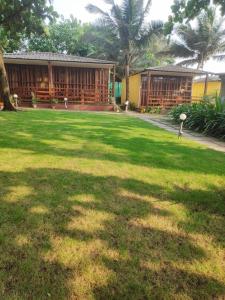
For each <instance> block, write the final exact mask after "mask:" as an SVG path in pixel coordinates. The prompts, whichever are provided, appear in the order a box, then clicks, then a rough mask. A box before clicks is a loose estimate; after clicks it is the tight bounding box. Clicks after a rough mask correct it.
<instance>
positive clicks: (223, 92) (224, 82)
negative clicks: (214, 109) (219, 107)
mask: <svg viewBox="0 0 225 300" xmlns="http://www.w3.org/2000/svg"><path fill="white" fill-rule="evenodd" d="M219 76H220V80H221V89H220V97H221V98H222V101H223V102H225V74H221V75H219Z"/></svg>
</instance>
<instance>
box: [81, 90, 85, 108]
mask: <svg viewBox="0 0 225 300" xmlns="http://www.w3.org/2000/svg"><path fill="white" fill-rule="evenodd" d="M81 103H82V104H84V89H83V88H82V90H81Z"/></svg>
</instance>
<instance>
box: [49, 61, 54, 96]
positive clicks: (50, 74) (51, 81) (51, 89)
mask: <svg viewBox="0 0 225 300" xmlns="http://www.w3.org/2000/svg"><path fill="white" fill-rule="evenodd" d="M48 90H49V98H52V97H53V74H52V64H51V63H50V62H48Z"/></svg>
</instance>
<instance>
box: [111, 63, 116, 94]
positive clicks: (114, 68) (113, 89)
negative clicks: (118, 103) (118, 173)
mask: <svg viewBox="0 0 225 300" xmlns="http://www.w3.org/2000/svg"><path fill="white" fill-rule="evenodd" d="M115 83H116V66H115V65H114V66H113V78H112V97H114V98H115Z"/></svg>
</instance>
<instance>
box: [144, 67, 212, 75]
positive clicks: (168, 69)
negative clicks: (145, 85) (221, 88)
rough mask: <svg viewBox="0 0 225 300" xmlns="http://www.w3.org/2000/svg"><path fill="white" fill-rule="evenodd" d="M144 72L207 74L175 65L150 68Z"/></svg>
mask: <svg viewBox="0 0 225 300" xmlns="http://www.w3.org/2000/svg"><path fill="white" fill-rule="evenodd" d="M144 71H161V72H171V73H186V74H187V73H190V74H196V75H199V74H207V72H205V71H202V70H196V69H192V68H186V67H181V66H176V65H167V66H163V67H150V68H147V69H145V70H144Z"/></svg>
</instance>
